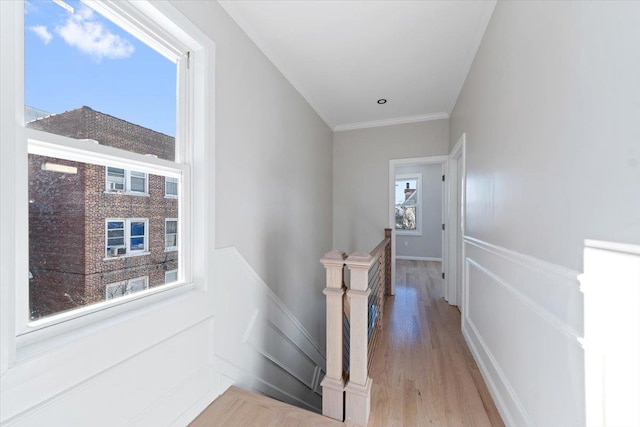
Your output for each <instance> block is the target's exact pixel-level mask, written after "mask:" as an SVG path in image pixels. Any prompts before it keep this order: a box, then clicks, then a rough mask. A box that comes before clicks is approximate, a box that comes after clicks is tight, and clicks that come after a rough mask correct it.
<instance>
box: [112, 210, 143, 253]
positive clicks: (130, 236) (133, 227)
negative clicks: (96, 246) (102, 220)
mask: <svg viewBox="0 0 640 427" xmlns="http://www.w3.org/2000/svg"><path fill="white" fill-rule="evenodd" d="M148 223H149V221H148V220H147V219H109V220H107V241H106V257H107V258H115V257H120V256H125V255H136V254H140V253H146V252H147V241H148V239H147V233H148V228H149V227H148Z"/></svg>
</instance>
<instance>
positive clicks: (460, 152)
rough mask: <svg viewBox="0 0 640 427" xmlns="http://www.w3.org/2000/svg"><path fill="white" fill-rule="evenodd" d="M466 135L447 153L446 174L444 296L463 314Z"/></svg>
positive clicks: (464, 293)
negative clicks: (446, 231) (446, 230)
mask: <svg viewBox="0 0 640 427" xmlns="http://www.w3.org/2000/svg"><path fill="white" fill-rule="evenodd" d="M465 153H466V134H464V133H463V134H462V136H461V137H460V139H459V140H458V142H457V143H456V145H455V147H454V148H453V150H451V153H450V154H449V160H448V162H447V164H448V175H447V191H448V197H447V211H448V212H447V220H446V224H447V229H448V233H446V236H445V239H446V242H445V243H446V254H447V256H446V258H447V262H446V263H445V280H444V287H445V289H444V297H445V299H446V300H447V301H448V302H449V304H451V305H457V306H458V307H460V310H461V311H463V310H464V307H465V304H464V298H465V295H466V292H465V291H464V289H463V283H464V277H463V274H464V245H463V242H462V240H463V238H464V234H465V225H464V222H465V206H464V205H465V182H466V163H465V162H466V159H465V157H466V155H465Z"/></svg>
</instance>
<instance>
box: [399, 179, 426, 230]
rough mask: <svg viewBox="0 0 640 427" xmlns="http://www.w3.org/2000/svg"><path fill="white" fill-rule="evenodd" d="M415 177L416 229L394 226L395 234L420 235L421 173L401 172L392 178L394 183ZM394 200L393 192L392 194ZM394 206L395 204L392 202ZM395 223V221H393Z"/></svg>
mask: <svg viewBox="0 0 640 427" xmlns="http://www.w3.org/2000/svg"><path fill="white" fill-rule="evenodd" d="M409 179H415V180H416V182H417V185H416V229H415V230H403V229H400V228H395V227H394V229H395V230H394V231H395V232H396V234H399V235H403V236H422V174H421V173H411V174H401V175H396V176H395V178H394V182H395V184H397V183H398V181H402V180H409ZM393 198H394V201H395V194H394V196H393ZM394 206H395V204H394ZM394 223H395V222H394Z"/></svg>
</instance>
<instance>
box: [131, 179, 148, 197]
mask: <svg viewBox="0 0 640 427" xmlns="http://www.w3.org/2000/svg"><path fill="white" fill-rule="evenodd" d="M145 181H146V179H145V178H137V177H134V176H133V175H132V176H131V191H135V192H138V193H144V192H145V191H146V188H145Z"/></svg>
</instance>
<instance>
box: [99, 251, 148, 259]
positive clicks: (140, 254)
mask: <svg viewBox="0 0 640 427" xmlns="http://www.w3.org/2000/svg"><path fill="white" fill-rule="evenodd" d="M142 255H151V252H148V251H146V252H133V253H130V254H126V255H120V256H110V257H104V258H102V260H103V261H111V260H114V259H122V258H132V257H136V256H142Z"/></svg>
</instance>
